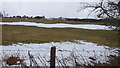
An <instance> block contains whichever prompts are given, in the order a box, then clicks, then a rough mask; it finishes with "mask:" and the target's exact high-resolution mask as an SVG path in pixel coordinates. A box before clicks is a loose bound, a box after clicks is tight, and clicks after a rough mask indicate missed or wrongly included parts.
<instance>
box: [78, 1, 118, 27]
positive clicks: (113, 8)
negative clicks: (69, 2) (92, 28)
mask: <svg viewBox="0 0 120 68" xmlns="http://www.w3.org/2000/svg"><path fill="white" fill-rule="evenodd" d="M81 4H82V5H83V6H82V7H81V8H80V9H79V10H78V11H81V10H84V9H88V8H92V11H91V12H90V13H89V14H88V16H89V15H90V14H91V13H93V12H95V13H97V17H98V18H102V19H109V22H111V23H114V24H115V26H116V29H120V26H119V25H120V22H119V21H120V1H118V0H116V1H112V0H111V1H110V0H107V1H106V0H101V1H100V2H98V3H94V4H90V3H85V2H84V3H81ZM110 20H112V21H110ZM107 21H108V20H107Z"/></svg>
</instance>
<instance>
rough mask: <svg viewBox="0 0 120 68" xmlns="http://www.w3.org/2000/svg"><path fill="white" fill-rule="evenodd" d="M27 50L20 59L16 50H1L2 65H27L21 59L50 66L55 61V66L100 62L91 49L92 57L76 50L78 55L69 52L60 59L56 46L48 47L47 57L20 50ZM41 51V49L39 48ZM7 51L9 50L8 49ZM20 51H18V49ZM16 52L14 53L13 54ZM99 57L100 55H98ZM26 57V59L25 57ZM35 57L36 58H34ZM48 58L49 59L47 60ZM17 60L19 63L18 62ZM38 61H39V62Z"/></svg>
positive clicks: (51, 67) (51, 66) (31, 63)
mask: <svg viewBox="0 0 120 68" xmlns="http://www.w3.org/2000/svg"><path fill="white" fill-rule="evenodd" d="M24 51H25V52H28V53H27V54H28V56H25V54H26V53H23V56H24V57H23V56H21V57H22V59H21V57H19V56H20V54H19V53H18V52H15V51H14V52H15V53H13V54H12V53H11V54H5V53H4V51H3V54H4V56H3V62H4V61H5V63H2V65H3V66H6V64H7V65H18V66H19V65H20V64H21V66H28V64H26V63H24V62H23V61H25V62H28V61H29V66H40V65H39V64H41V65H42V66H46V67H47V66H50V68H55V66H56V63H57V66H63V67H66V66H68V65H70V64H71V65H73V66H84V65H88V64H91V63H90V62H92V64H93V63H94V64H95V63H96V64H97V63H99V64H101V63H100V62H99V61H98V60H97V57H98V56H97V55H96V54H95V52H94V51H93V52H92V51H90V52H92V53H94V57H89V59H87V58H86V57H85V56H83V55H81V54H79V52H77V54H78V55H79V56H78V55H75V53H74V52H71V56H69V57H67V58H64V56H63V55H61V56H62V59H59V58H58V57H57V56H56V47H55V46H53V47H51V49H50V53H49V54H50V56H49V58H45V56H44V57H42V56H41V55H40V54H38V56H35V55H36V54H31V53H30V52H31V51H29V50H22V51H21V52H24ZM33 51H34V52H36V51H37V50H33ZM41 51H42V50H41ZM8 52H9V50H8ZM19 52H20V51H19ZM15 54H16V55H15ZM99 57H100V58H101V57H102V56H99ZM26 58H27V59H26ZM36 58H37V59H36ZM104 58H105V59H107V55H106V54H104ZM48 59H50V60H49V61H48ZM89 60H90V61H89ZM18 61H19V63H18ZM38 61H39V62H40V63H39V62H38Z"/></svg>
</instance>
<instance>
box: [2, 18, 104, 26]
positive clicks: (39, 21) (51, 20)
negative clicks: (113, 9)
mask: <svg viewBox="0 0 120 68" xmlns="http://www.w3.org/2000/svg"><path fill="white" fill-rule="evenodd" d="M1 22H37V23H46V24H55V23H66V24H100V25H105V23H100V22H99V23H96V22H95V23H93V22H80V21H67V20H65V19H35V18H9V17H8V18H2V21H1Z"/></svg>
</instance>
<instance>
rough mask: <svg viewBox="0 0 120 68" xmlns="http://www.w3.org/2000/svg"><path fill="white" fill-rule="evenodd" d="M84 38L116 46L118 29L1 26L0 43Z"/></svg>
mask: <svg viewBox="0 0 120 68" xmlns="http://www.w3.org/2000/svg"><path fill="white" fill-rule="evenodd" d="M73 40H86V41H88V42H94V43H97V44H104V45H109V46H118V31H112V30H111V31H108V30H86V29H75V28H40V27H32V26H12V25H3V26H2V43H3V44H11V43H19V42H20V43H44V42H55V41H73Z"/></svg>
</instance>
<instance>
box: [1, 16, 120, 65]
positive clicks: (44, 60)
mask: <svg viewBox="0 0 120 68" xmlns="http://www.w3.org/2000/svg"><path fill="white" fill-rule="evenodd" d="M2 22H19V23H21V22H22V23H25V22H29V23H27V24H26V25H28V24H31V22H36V23H39V24H40V23H44V25H45V24H55V23H64V24H73V25H74V24H77V25H78V24H96V25H106V24H105V23H100V22H79V21H67V20H65V19H28V18H3V19H2ZM12 24H13V23H12ZM37 25H38V24H37ZM62 26H63V25H62ZM79 27H80V26H79ZM99 28H100V27H99ZM0 29H1V31H0V35H1V36H0V39H1V40H2V41H1V43H2V46H0V48H1V50H2V52H0V56H1V55H2V56H1V57H2V60H3V61H2V62H1V61H0V62H1V63H2V64H3V66H6V65H8V66H9V65H17V62H18V61H19V62H20V64H18V65H24V66H31V65H30V64H33V66H49V65H50V62H49V61H50V55H49V54H50V52H51V51H50V49H51V47H53V46H55V47H56V53H57V54H56V62H55V63H56V66H63V67H64V66H67V65H68V66H79V65H80V66H91V65H93V66H118V64H119V61H118V63H117V62H116V61H117V60H119V59H120V58H119V51H120V49H119V48H118V47H119V43H118V41H119V36H118V35H119V32H118V31H117V30H104V29H103V30H96V29H94V30H92V29H82V28H68V27H67V28H55V27H54V28H46V27H36V26H23V25H0ZM91 42H92V43H91ZM30 43H31V44H30ZM104 45H105V46H104ZM113 47H115V48H113ZM31 57H32V58H31ZM0 60H1V59H0ZM74 60H75V61H74ZM31 62H32V63H31ZM107 62H108V63H107ZM113 62H115V63H113ZM71 63H72V64H71Z"/></svg>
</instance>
